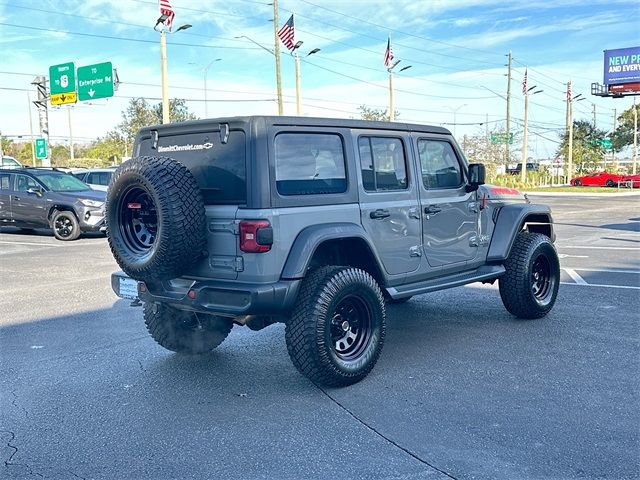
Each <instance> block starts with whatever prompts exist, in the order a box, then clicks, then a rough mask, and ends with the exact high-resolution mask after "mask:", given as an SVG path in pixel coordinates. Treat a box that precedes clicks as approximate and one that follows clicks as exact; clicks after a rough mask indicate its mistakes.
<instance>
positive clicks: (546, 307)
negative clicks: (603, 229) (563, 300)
mask: <svg viewBox="0 0 640 480" xmlns="http://www.w3.org/2000/svg"><path fill="white" fill-rule="evenodd" d="M504 266H505V269H506V273H505V274H504V275H503V276H502V277H500V279H499V282H498V283H499V287H500V297H501V298H502V303H503V304H504V306H505V308H506V309H507V310H508V311H509V312H510V313H512V314H513V315H515V316H516V317H518V318H526V319H534V318H541V317H544V316H545V315H546V314H547V313H549V311H550V310H551V309H552V308H553V305H554V304H555V302H556V297H557V295H558V287H559V286H560V262H559V260H558V254H557V253H556V249H555V247H554V246H553V243H551V240H550V239H549V237H547V236H545V235H542V234H541V233H530V232H520V233H518V234H517V235H516V238H515V240H514V243H513V247H512V248H511V252H510V253H509V257H508V258H507V260H506V262H505V264H504Z"/></svg>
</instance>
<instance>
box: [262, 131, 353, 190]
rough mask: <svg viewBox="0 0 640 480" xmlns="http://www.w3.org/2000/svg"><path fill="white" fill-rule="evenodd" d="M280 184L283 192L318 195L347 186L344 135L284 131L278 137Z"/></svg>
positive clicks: (276, 142) (277, 164)
mask: <svg viewBox="0 0 640 480" xmlns="http://www.w3.org/2000/svg"><path fill="white" fill-rule="evenodd" d="M275 152H276V155H275V167H276V188H277V189H278V193H280V194H281V195H317V194H323V193H342V192H345V191H346V190H347V177H346V174H345V171H346V170H345V160H344V148H343V145H342V137H340V136H339V135H335V134H324V133H322V134H321V133H281V134H279V135H277V136H276V140H275Z"/></svg>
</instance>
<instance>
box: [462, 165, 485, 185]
mask: <svg viewBox="0 0 640 480" xmlns="http://www.w3.org/2000/svg"><path fill="white" fill-rule="evenodd" d="M485 175H486V170H485V167H484V164H482V163H471V164H469V184H468V185H467V187H466V190H467V192H475V191H476V190H478V187H479V186H480V185H484V179H485Z"/></svg>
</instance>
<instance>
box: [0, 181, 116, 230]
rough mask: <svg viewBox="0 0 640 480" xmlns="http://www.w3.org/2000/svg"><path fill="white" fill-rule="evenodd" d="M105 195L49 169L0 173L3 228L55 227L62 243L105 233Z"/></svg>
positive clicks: (0, 206)
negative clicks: (88, 233) (86, 233)
mask: <svg viewBox="0 0 640 480" xmlns="http://www.w3.org/2000/svg"><path fill="white" fill-rule="evenodd" d="M105 197H106V193H105V192H99V191H95V190H91V188H90V187H89V186H88V185H87V184H86V183H83V182H81V181H80V180H78V179H77V178H75V177H74V176H73V175H69V174H67V173H64V172H61V171H57V170H55V169H47V168H18V169H12V170H0V226H13V227H20V228H47V227H49V228H53V233H54V235H55V236H56V238H57V239H59V240H75V239H76V238H78V237H79V236H80V234H81V233H82V232H94V231H99V230H102V231H104V230H105V222H104V202H105Z"/></svg>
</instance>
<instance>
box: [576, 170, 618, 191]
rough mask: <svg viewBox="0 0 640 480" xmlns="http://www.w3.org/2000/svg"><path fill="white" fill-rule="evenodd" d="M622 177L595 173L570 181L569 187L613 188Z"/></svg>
mask: <svg viewBox="0 0 640 480" xmlns="http://www.w3.org/2000/svg"><path fill="white" fill-rule="evenodd" d="M621 178H622V175H619V174H617V173H608V172H596V173H590V174H589V175H583V176H581V177H575V178H572V179H571V182H570V183H571V185H573V186H576V187H579V186H585V187H615V186H616V185H617V184H618V182H619V181H620V179H621Z"/></svg>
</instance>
